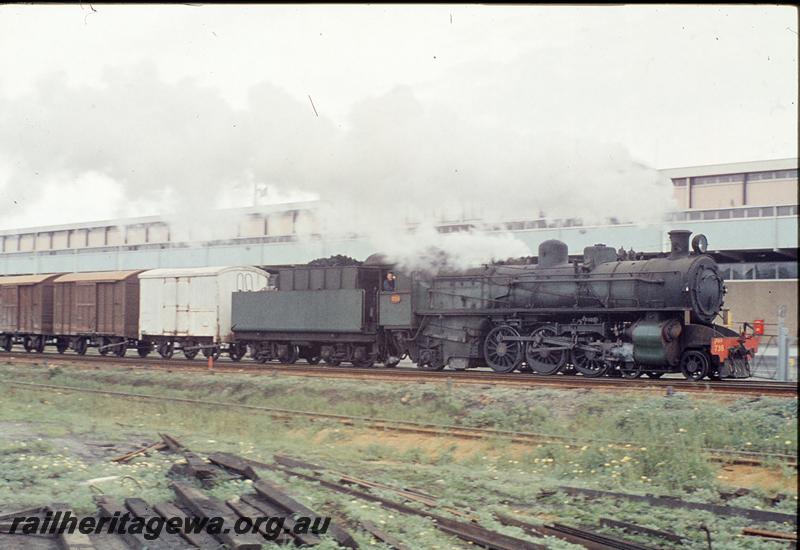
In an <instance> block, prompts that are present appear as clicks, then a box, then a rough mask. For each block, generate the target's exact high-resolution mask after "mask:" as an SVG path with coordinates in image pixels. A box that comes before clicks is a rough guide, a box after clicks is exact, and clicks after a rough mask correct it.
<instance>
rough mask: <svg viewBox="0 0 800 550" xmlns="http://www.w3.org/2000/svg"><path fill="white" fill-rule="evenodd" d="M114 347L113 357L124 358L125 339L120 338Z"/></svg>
mask: <svg viewBox="0 0 800 550" xmlns="http://www.w3.org/2000/svg"><path fill="white" fill-rule="evenodd" d="M116 344H117V345H116V346H114V355H116V356H117V357H125V354H126V353H127V351H128V342H127V341H126V340H125V338H121V339H120V341H119V342H116Z"/></svg>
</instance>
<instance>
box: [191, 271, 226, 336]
mask: <svg viewBox="0 0 800 550" xmlns="http://www.w3.org/2000/svg"><path fill="white" fill-rule="evenodd" d="M218 279H219V277H218V276H208V277H202V276H201V277H191V278H189V279H188V280H189V281H191V284H190V285H188V287H187V292H188V293H189V302H188V305H189V327H188V328H189V333H190V334H191V335H192V336H199V337H206V338H207V337H211V338H212V339H213V341H215V342H216V341H218V339H219V326H218V315H217V303H218V300H219V298H218V296H219V290H218V289H217V280H218Z"/></svg>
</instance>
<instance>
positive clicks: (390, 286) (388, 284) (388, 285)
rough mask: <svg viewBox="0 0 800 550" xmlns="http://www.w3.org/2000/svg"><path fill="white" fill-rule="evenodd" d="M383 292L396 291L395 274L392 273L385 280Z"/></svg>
mask: <svg viewBox="0 0 800 550" xmlns="http://www.w3.org/2000/svg"><path fill="white" fill-rule="evenodd" d="M383 291H384V292H393V291H394V273H392V272H391V271H390V272H389V273H387V274H386V278H385V279H384V280H383Z"/></svg>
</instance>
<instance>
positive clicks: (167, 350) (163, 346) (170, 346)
mask: <svg viewBox="0 0 800 550" xmlns="http://www.w3.org/2000/svg"><path fill="white" fill-rule="evenodd" d="M173 353H175V344H174V343H173V342H162V343H160V344H159V345H158V354H159V355H160V356H161V357H162V358H163V359H172V354H173Z"/></svg>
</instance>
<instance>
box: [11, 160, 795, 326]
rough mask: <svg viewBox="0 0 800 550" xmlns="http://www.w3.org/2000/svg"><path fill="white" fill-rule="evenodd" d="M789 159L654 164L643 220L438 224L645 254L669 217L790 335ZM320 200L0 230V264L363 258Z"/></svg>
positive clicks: (655, 246)
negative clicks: (653, 201)
mask: <svg viewBox="0 0 800 550" xmlns="http://www.w3.org/2000/svg"><path fill="white" fill-rule="evenodd" d="M797 167H798V159H797V158H790V159H778V160H764V161H755V162H739V163H733V164H718V165H708V166H692V167H685V168H671V169H666V170H662V171H661V173H662V175H664V176H665V177H667V178H669V179H671V181H672V184H673V188H674V194H675V199H676V201H677V204H678V205H679V208H678V209H677V210H676V211H675V212H673V213H672V214H671V216H670V218H669V219H667V220H664V221H663V222H661V223H659V224H651V225H648V226H639V225H634V224H630V223H620V222H618V221H616V220H613V221H609V222H608V223H605V224H596V225H585V224H583V223H582V222H581V220H577V219H550V218H547V217H539V216H532V217H531V218H529V219H522V220H511V221H503V222H502V223H494V224H490V225H487V224H486V223H485V222H482V221H478V220H465V219H457V220H442V221H441V223H440V224H439V226H438V230H439V231H441V232H444V233H449V232H457V231H464V230H470V229H473V228H481V229H483V230H488V231H511V232H512V233H513V234H514V235H515V236H516V237H517V238H518V239H520V240H522V241H523V242H525V243H526V244H527V245H528V247H529V248H530V249H531V250H533V251H535V250H537V247H538V244H539V243H540V242H541V241H543V240H546V239H559V240H562V241H564V242H565V243H567V245H568V246H569V252H570V254H571V255H573V256H575V257H577V256H579V255H580V254H581V253H582V251H583V248H584V247H585V246H589V245H592V244H595V243H604V244H607V245H609V246H614V247H615V248H616V247H620V246H624V247H625V248H626V249H629V248H633V249H635V250H636V251H637V252H638V253H643V254H644V255H645V256H652V255H656V254H661V253H664V252H666V251H668V250H669V241H668V239H667V232H668V231H670V230H671V229H689V230H691V231H692V232H695V233H703V234H705V235H706V236H707V237H708V241H709V253H710V254H711V255H712V256H713V257H714V258H715V259H716V260H717V262H718V263H719V264H720V266H721V269H722V272H723V276H724V278H725V279H726V281H727V283H726V284H727V288H728V294H727V296H726V307H727V308H729V309H730V313H731V316H730V318H731V319H732V322H733V323H734V324H738V323H740V322H743V321H751V320H753V319H764V320H765V321H766V323H767V327H768V329H769V327H775V326H777V324H778V321H779V320H778V317H779V314H782V315H783V317H784V318H785V323H786V325H787V326H788V327H789V330H790V334H792V335H796V334H797V300H798V293H797V248H798V244H797V242H798V229H797V222H798V219H797V209H798V180H797ZM318 206H319V204H318V203H316V202H313V201H311V202H302V203H292V204H282V205H271V206H258V207H249V208H243V209H235V210H232V211H230V216H229V218H230V219H233V220H240V221H238V222H237V224H236V226H235V228H234V229H232V230H231V235H230V237H226V238H225V239H221V240H207V239H206V240H198V239H193V238H192V236H191V235H186V234H183V232H179V231H176V230H175V228H173V227H171V225H170V223H169V221H168V220H167V219H165V218H160V217H147V218H136V219H121V220H111V221H101V222H92V223H75V224H69V225H61V226H50V227H33V228H25V229H15V230H0V275H17V274H40V273H59V272H72V271H75V272H81V271H107V270H108V271H110V270H127V269H151V268H158V267H162V268H165V267H201V266H220V265H261V266H265V265H286V264H296V263H305V262H308V261H310V260H312V259H314V258H321V257H327V256H331V255H334V254H343V255H347V256H351V257H353V258H356V259H361V260H363V259H365V258H366V257H367V256H369V255H370V254H372V253H374V252H378V251H376V250H372V248H371V245H370V244H369V242H368V241H367V240H366V239H364V238H361V237H359V236H357V235H349V236H336V237H333V236H331V235H322V234H321V233H320V231H319V229H318V226H317V224H316V220H315V211H316V209H317V208H318Z"/></svg>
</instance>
